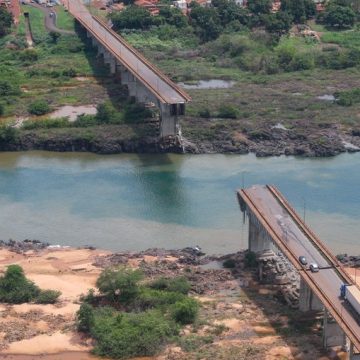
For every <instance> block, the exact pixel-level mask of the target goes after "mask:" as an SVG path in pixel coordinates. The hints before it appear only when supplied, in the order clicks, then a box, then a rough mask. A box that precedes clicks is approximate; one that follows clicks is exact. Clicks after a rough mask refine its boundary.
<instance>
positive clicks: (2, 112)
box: [0, 103, 5, 116]
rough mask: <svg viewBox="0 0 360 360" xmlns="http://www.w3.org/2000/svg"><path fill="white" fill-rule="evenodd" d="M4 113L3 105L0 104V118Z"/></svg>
mask: <svg viewBox="0 0 360 360" xmlns="http://www.w3.org/2000/svg"><path fill="white" fill-rule="evenodd" d="M4 113H5V106H4V104H1V103H0V116H3V115H4Z"/></svg>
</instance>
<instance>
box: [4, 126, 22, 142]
mask: <svg viewBox="0 0 360 360" xmlns="http://www.w3.org/2000/svg"><path fill="white" fill-rule="evenodd" d="M18 134H19V130H18V129H16V128H14V127H11V126H7V125H1V126H0V146H4V145H6V144H9V143H12V142H14V141H16V139H17V137H18Z"/></svg>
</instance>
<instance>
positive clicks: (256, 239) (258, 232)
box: [248, 213, 275, 252]
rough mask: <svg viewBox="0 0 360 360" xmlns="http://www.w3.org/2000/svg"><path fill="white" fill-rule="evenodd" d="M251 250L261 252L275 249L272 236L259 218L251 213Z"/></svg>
mask: <svg viewBox="0 0 360 360" xmlns="http://www.w3.org/2000/svg"><path fill="white" fill-rule="evenodd" d="M248 248H249V250H250V251H253V252H260V251H264V250H275V246H274V245H273V243H272V241H271V238H270V236H269V235H268V233H267V232H266V231H265V230H264V228H263V227H262V226H261V225H260V223H259V222H258V220H257V218H256V217H255V216H253V215H252V213H249V246H248Z"/></svg>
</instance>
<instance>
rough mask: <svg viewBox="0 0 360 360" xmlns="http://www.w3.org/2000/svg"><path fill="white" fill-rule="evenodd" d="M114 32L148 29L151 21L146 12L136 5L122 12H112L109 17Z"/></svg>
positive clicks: (149, 15) (148, 13)
mask: <svg viewBox="0 0 360 360" xmlns="http://www.w3.org/2000/svg"><path fill="white" fill-rule="evenodd" d="M110 18H111V21H112V23H113V25H114V29H115V30H121V29H143V30H144V29H148V28H149V27H150V26H151V25H152V24H153V19H152V16H151V14H150V12H149V11H148V10H146V9H145V8H143V7H139V6H136V5H130V6H128V7H127V8H126V9H125V10H124V11H121V12H113V13H111V15H110Z"/></svg>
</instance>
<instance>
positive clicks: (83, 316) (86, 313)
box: [76, 303, 95, 333]
mask: <svg viewBox="0 0 360 360" xmlns="http://www.w3.org/2000/svg"><path fill="white" fill-rule="evenodd" d="M76 317H77V328H78V330H79V331H83V332H86V333H88V332H90V330H91V327H92V326H93V325H94V322H95V317H94V310H93V307H92V306H91V305H89V304H87V303H83V304H81V306H80V309H79V310H78V312H77V313H76Z"/></svg>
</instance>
